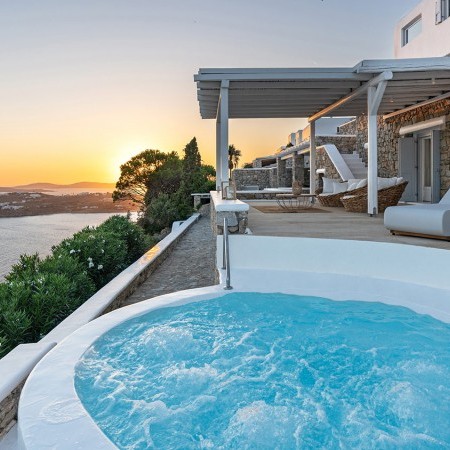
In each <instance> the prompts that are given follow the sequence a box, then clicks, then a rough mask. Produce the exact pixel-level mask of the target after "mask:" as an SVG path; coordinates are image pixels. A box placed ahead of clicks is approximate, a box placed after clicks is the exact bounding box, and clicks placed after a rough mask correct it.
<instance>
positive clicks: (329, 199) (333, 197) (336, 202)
mask: <svg viewBox="0 0 450 450" xmlns="http://www.w3.org/2000/svg"><path fill="white" fill-rule="evenodd" d="M365 190H367V186H363V187H360V188H357V189H353V190H351V191H344V192H337V193H334V194H325V193H322V190H321V189H317V190H316V195H317V199H318V200H319V203H320V205H321V206H328V207H334V208H336V207H340V208H342V206H343V205H342V202H341V199H342V197H344V196H347V195H356V194H358V193H361V192H364V191H365Z"/></svg>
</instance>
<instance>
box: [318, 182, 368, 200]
mask: <svg viewBox="0 0 450 450" xmlns="http://www.w3.org/2000/svg"><path fill="white" fill-rule="evenodd" d="M322 182H323V186H322V188H319V189H317V190H316V192H315V194H316V196H317V199H318V201H319V203H320V204H321V205H322V206H330V207H342V203H341V198H342V197H343V196H344V195H350V194H351V195H356V194H359V193H361V192H364V190H365V189H367V187H366V186H367V180H366V179H356V178H355V179H350V180H348V181H344V182H339V181H338V180H334V179H332V178H325V177H323V178H322Z"/></svg>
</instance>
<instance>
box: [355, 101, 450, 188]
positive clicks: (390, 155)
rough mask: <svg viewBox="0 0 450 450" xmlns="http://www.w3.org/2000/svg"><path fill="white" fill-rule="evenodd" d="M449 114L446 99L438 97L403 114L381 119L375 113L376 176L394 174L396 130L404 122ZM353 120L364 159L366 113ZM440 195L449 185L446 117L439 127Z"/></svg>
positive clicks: (449, 125)
mask: <svg viewBox="0 0 450 450" xmlns="http://www.w3.org/2000/svg"><path fill="white" fill-rule="evenodd" d="M449 114H450V100H448V99H446V100H441V101H439V102H435V103H432V104H429V105H426V106H423V107H421V108H416V109H413V110H411V111H407V112H405V113H403V114H399V115H397V116H394V117H391V118H388V119H386V120H384V119H383V117H382V116H378V175H379V176H380V177H394V176H398V139H399V138H400V133H399V130H400V128H401V127H403V126H405V125H412V124H415V123H418V122H423V121H424V120H429V119H433V118H436V117H440V116H444V115H449ZM356 123H357V135H356V142H357V144H356V145H357V150H358V152H359V153H360V155H361V157H362V159H363V160H364V161H365V162H366V161H367V150H365V149H364V144H365V143H366V142H367V140H368V136H367V116H360V117H358V118H357V120H356ZM440 134H441V143H440V147H441V196H442V195H444V193H445V192H446V191H447V190H448V189H449V187H450V117H447V123H446V126H445V129H444V130H441V133H440Z"/></svg>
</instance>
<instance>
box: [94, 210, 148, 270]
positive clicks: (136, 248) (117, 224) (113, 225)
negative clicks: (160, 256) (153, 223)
mask: <svg viewBox="0 0 450 450" xmlns="http://www.w3.org/2000/svg"><path fill="white" fill-rule="evenodd" d="M97 230H102V231H109V232H113V233H116V234H117V235H118V236H120V238H121V239H122V240H123V241H124V243H125V245H126V250H127V261H126V262H127V265H129V264H132V263H133V262H134V261H136V260H137V259H138V258H140V257H141V256H142V255H143V254H144V253H145V252H146V251H147V250H148V249H149V248H150V247H152V246H153V245H154V244H155V243H156V242H155V241H154V240H153V239H152V238H151V237H150V236H148V235H146V234H145V233H144V231H143V229H142V228H141V227H139V226H137V225H135V224H134V223H132V222H130V221H129V220H128V219H127V218H126V217H124V216H112V217H110V218H109V219H108V220H106V221H105V222H103V223H102V224H101V225H100V226H99V227H98V228H97Z"/></svg>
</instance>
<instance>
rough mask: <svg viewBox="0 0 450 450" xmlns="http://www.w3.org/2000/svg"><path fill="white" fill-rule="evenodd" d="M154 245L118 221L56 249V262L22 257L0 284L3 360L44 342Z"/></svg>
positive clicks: (122, 220) (0, 350)
mask: <svg viewBox="0 0 450 450" xmlns="http://www.w3.org/2000/svg"><path fill="white" fill-rule="evenodd" d="M153 243H154V242H152V240H151V238H149V237H148V236H146V235H145V234H144V233H143V231H142V230H141V229H140V228H139V227H138V226H137V225H134V224H132V223H130V222H129V221H128V220H127V219H126V218H125V217H121V216H113V217H111V218H110V219H108V220H107V221H106V222H105V223H103V224H102V225H100V226H99V227H97V228H91V227H87V228H84V229H83V230H81V231H80V232H78V233H75V234H74V235H73V236H72V237H71V238H68V239H65V240H64V241H62V242H61V243H60V244H59V245H57V246H54V247H53V248H52V251H53V252H52V255H51V256H48V257H46V258H44V259H40V258H39V256H38V255H37V254H34V255H22V256H21V257H20V259H19V262H18V263H17V264H15V265H14V266H13V267H12V269H11V271H10V273H9V274H8V275H7V276H6V281H5V282H4V283H0V357H2V356H4V355H5V354H6V353H8V352H9V351H10V350H12V349H13V348H14V347H15V346H17V345H18V344H21V343H25V342H36V341H38V340H40V339H41V338H42V337H43V336H45V335H46V334H47V333H48V332H49V331H50V330H52V329H53V328H54V327H55V326H56V325H58V323H60V322H61V321H62V320H64V319H65V318H66V317H67V316H68V315H69V314H71V313H72V312H73V311H74V310H75V309H76V308H78V307H79V306H80V305H81V304H82V303H83V302H85V301H86V300H87V299H88V298H89V297H91V296H92V295H93V294H94V293H95V291H96V290H98V289H100V288H101V287H103V286H104V285H105V284H106V283H108V282H109V281H110V280H111V279H112V278H114V277H115V276H116V275H117V274H118V273H120V272H121V271H122V270H123V269H125V268H126V267H128V266H129V265H130V264H131V263H132V262H133V261H135V260H136V259H137V258H139V257H140V256H141V255H142V254H143V253H145V251H146V250H147V249H148V248H149V247H150V246H151V245H152V244H153Z"/></svg>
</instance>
